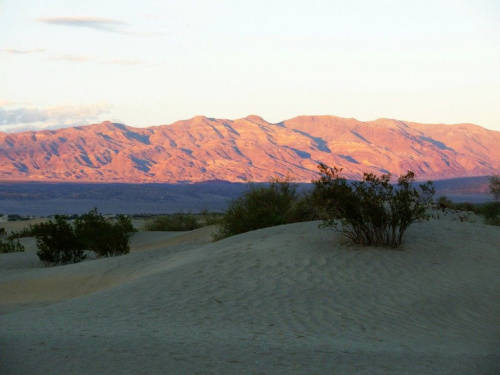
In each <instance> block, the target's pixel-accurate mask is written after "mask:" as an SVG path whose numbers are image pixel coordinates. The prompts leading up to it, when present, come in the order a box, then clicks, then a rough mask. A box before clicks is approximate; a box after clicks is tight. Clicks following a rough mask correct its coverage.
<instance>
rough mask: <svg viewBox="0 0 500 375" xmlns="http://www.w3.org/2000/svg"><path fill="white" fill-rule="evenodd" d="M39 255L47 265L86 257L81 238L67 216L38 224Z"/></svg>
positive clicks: (58, 216)
mask: <svg viewBox="0 0 500 375" xmlns="http://www.w3.org/2000/svg"><path fill="white" fill-rule="evenodd" d="M36 227H37V231H36V236H35V237H36V240H37V241H36V243H37V247H38V251H37V253H36V254H37V255H38V257H39V258H40V260H41V261H42V262H43V263H45V265H56V264H67V263H77V262H81V261H82V260H84V259H85V258H86V254H85V251H84V250H83V247H82V243H81V241H80V239H79V238H78V237H77V236H76V234H75V231H74V230H73V227H72V226H71V224H70V223H68V221H67V220H66V217H65V216H61V215H56V216H55V221H52V220H51V221H49V222H47V223H40V224H37V225H36Z"/></svg>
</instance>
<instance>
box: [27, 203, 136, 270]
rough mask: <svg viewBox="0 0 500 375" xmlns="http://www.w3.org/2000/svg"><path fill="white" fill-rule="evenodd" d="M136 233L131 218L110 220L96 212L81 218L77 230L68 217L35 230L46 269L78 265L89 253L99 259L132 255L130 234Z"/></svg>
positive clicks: (93, 211) (121, 216) (40, 256)
mask: <svg viewBox="0 0 500 375" xmlns="http://www.w3.org/2000/svg"><path fill="white" fill-rule="evenodd" d="M133 231H135V229H134V227H133V225H132V221H131V220H130V218H128V217H126V216H123V215H120V216H118V218H117V219H116V220H115V221H113V220H108V219H106V218H105V217H104V216H102V215H101V214H100V213H99V212H97V209H93V210H91V211H89V212H88V213H87V214H84V215H81V216H79V217H78V218H77V219H76V220H75V222H74V226H73V225H71V224H70V223H69V222H68V220H67V217H65V216H61V215H56V216H55V221H52V220H51V221H49V222H47V223H41V224H37V225H34V226H33V233H34V234H35V237H36V239H37V247H38V251H37V255H38V257H39V258H40V260H41V261H42V262H44V263H45V264H46V265H55V264H67V263H77V262H81V261H82V260H84V259H85V258H86V256H87V254H86V253H87V250H92V251H94V252H95V253H96V255H97V256H98V257H109V256H114V255H121V254H126V253H128V252H129V251H130V246H129V241H128V238H129V234H130V232H133Z"/></svg>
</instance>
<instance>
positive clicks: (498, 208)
mask: <svg viewBox="0 0 500 375" xmlns="http://www.w3.org/2000/svg"><path fill="white" fill-rule="evenodd" d="M480 214H481V215H482V216H483V218H484V223H485V224H488V225H500V202H490V203H486V204H484V205H482V206H481V211H480Z"/></svg>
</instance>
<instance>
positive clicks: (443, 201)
mask: <svg viewBox="0 0 500 375" xmlns="http://www.w3.org/2000/svg"><path fill="white" fill-rule="evenodd" d="M436 207H437V208H439V209H441V210H442V211H444V210H445V209H450V210H456V211H467V212H474V213H476V214H477V213H479V206H478V205H477V204H473V203H470V202H460V203H454V202H452V201H451V200H450V199H448V198H447V197H445V196H441V197H439V198H438V199H437V201H436Z"/></svg>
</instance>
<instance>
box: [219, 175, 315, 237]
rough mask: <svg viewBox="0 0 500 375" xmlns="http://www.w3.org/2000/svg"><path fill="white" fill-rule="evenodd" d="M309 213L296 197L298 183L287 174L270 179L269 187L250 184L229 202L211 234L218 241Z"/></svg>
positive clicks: (300, 219) (304, 216)
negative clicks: (280, 177)
mask: <svg viewBox="0 0 500 375" xmlns="http://www.w3.org/2000/svg"><path fill="white" fill-rule="evenodd" d="M309 217H310V212H309V207H308V204H307V202H306V201H305V200H304V201H300V200H298V198H297V184H295V183H293V182H292V181H291V179H290V178H288V177H287V178H285V179H283V180H279V179H274V180H271V182H270V185H269V186H268V187H267V186H257V185H255V184H249V188H248V190H247V191H245V192H244V193H243V194H242V196H241V197H239V198H237V199H235V200H233V201H231V202H230V203H229V206H228V209H227V211H226V213H225V214H224V216H223V217H222V219H221V222H220V224H219V228H218V231H217V232H216V233H214V234H213V235H212V237H213V239H214V240H215V241H218V240H221V239H223V238H226V237H230V236H234V235H237V234H240V233H245V232H249V231H252V230H256V229H261V228H267V227H272V226H276V225H281V224H289V223H292V222H299V221H307V220H308V219H309Z"/></svg>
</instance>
